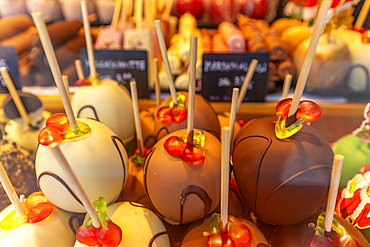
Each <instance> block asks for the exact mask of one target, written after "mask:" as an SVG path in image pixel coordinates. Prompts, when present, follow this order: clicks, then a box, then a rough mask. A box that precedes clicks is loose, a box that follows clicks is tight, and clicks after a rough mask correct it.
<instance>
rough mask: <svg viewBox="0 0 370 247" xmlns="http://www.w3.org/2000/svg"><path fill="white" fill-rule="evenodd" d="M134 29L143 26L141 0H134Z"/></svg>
mask: <svg viewBox="0 0 370 247" xmlns="http://www.w3.org/2000/svg"><path fill="white" fill-rule="evenodd" d="M135 17H136V20H135V21H136V29H140V28H142V27H143V0H136V1H135Z"/></svg>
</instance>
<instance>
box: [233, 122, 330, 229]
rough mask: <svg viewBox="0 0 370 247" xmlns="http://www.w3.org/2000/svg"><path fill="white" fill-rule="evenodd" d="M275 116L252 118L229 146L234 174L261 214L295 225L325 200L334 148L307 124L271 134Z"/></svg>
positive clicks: (251, 205) (250, 203)
mask: <svg viewBox="0 0 370 247" xmlns="http://www.w3.org/2000/svg"><path fill="white" fill-rule="evenodd" d="M275 121H276V117H267V118H261V119H256V120H252V121H250V122H249V123H247V124H246V125H245V126H244V127H243V128H242V129H241V130H240V132H239V133H238V136H237V138H236V140H235V142H234V148H233V155H232V156H233V157H232V159H233V164H234V175H235V180H236V183H237V185H238V188H239V190H240V192H241V195H242V197H243V199H244V200H245V202H246V204H247V206H248V207H249V208H250V209H251V210H252V212H253V213H254V214H255V215H256V216H257V217H259V218H260V220H262V221H264V222H266V223H269V224H273V225H293V224H296V223H299V222H301V221H303V220H305V219H307V218H309V217H310V216H311V215H313V214H314V213H315V212H316V211H317V210H318V209H319V208H320V206H321V205H322V204H323V203H324V202H325V200H326V198H327V195H328V190H329V185H330V174H331V168H332V162H333V157H334V155H333V151H332V149H331V147H330V145H329V143H328V142H327V141H326V140H325V138H324V137H323V136H322V135H321V134H320V133H319V132H318V131H316V130H315V129H313V128H312V127H311V126H309V125H304V126H303V127H302V129H301V130H300V131H298V132H297V133H296V134H294V135H293V136H291V137H289V138H286V139H278V138H276V135H275V132H274V131H275Z"/></svg>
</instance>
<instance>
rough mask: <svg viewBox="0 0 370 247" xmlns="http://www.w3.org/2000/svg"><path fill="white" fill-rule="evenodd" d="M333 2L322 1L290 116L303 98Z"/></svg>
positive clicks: (329, 0) (328, 0)
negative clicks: (326, 18)
mask: <svg viewBox="0 0 370 247" xmlns="http://www.w3.org/2000/svg"><path fill="white" fill-rule="evenodd" d="M332 2H333V1H331V0H323V1H322V3H321V7H320V9H319V14H318V16H317V17H316V20H315V24H314V25H315V26H314V29H313V33H312V37H311V40H310V44H309V45H308V49H307V52H306V56H305V58H304V61H303V65H302V69H301V73H300V74H299V77H298V82H297V86H296V88H295V91H294V95H293V101H292V106H291V107H290V110H289V114H288V115H289V116H292V115H293V114H295V112H296V111H297V109H298V105H299V102H300V100H301V97H302V94H303V90H304V88H305V86H306V82H307V78H308V74H309V72H310V69H311V65H312V61H313V58H314V56H315V51H316V46H317V44H318V42H319V39H320V36H321V32H322V29H323V27H324V24H325V17H326V15H327V13H328V10H329V8H330V6H331V4H332Z"/></svg>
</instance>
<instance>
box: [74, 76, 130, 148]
mask: <svg viewBox="0 0 370 247" xmlns="http://www.w3.org/2000/svg"><path fill="white" fill-rule="evenodd" d="M72 109H73V111H74V112H75V114H76V116H77V117H80V118H92V119H95V120H98V121H99V122H101V123H103V124H105V125H106V126H107V127H108V128H110V129H111V130H112V131H113V132H114V133H116V135H117V136H118V137H119V138H120V139H121V140H122V141H123V143H125V144H126V143H128V142H130V141H131V140H133V139H134V138H135V123H134V113H133V110H132V101H131V96H130V93H129V92H128V90H127V89H126V88H125V87H123V86H122V85H120V84H119V83H118V82H117V81H114V80H101V81H99V82H98V83H96V85H92V86H83V87H81V88H80V89H79V90H77V92H76V93H75V94H74V96H73V98H72Z"/></svg>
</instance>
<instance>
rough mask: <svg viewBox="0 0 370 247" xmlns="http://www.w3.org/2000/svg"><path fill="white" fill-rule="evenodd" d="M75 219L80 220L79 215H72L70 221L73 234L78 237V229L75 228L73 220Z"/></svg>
mask: <svg viewBox="0 0 370 247" xmlns="http://www.w3.org/2000/svg"><path fill="white" fill-rule="evenodd" d="M75 219H77V220H78V217H77V215H72V216H71V217H69V220H68V225H69V228H70V229H71V231H72V232H73V234H74V235H76V229H75V228H74V226H73V220H75Z"/></svg>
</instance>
